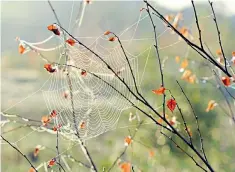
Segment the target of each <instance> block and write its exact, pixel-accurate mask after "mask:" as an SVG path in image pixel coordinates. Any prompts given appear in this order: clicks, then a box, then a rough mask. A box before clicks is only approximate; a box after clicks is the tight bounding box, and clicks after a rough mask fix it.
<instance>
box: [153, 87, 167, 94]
mask: <svg viewBox="0 0 235 172" xmlns="http://www.w3.org/2000/svg"><path fill="white" fill-rule="evenodd" d="M165 90H166V89H165V88H164V87H160V88H159V89H157V90H152V92H153V93H154V94H158V95H161V94H164V92H165Z"/></svg>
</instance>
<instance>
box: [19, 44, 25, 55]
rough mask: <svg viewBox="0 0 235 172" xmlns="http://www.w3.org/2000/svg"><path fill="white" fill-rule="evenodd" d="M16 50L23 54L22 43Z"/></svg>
mask: <svg viewBox="0 0 235 172" xmlns="http://www.w3.org/2000/svg"><path fill="white" fill-rule="evenodd" d="M18 51H19V53H20V54H23V53H24V51H25V48H24V46H23V45H20V46H19V48H18Z"/></svg>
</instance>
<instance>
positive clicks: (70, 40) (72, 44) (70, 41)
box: [66, 38, 76, 46]
mask: <svg viewBox="0 0 235 172" xmlns="http://www.w3.org/2000/svg"><path fill="white" fill-rule="evenodd" d="M66 42H67V43H68V44H69V45H71V46H74V44H75V43H76V42H75V40H73V39H72V38H69V39H68V40H66Z"/></svg>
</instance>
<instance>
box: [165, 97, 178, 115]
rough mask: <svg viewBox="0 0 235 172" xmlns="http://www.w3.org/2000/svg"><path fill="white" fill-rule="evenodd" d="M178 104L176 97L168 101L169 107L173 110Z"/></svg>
mask: <svg viewBox="0 0 235 172" xmlns="http://www.w3.org/2000/svg"><path fill="white" fill-rule="evenodd" d="M175 106H176V101H175V100H174V99H170V100H168V101H167V107H168V108H169V109H170V110H171V112H173V111H174V109H175Z"/></svg>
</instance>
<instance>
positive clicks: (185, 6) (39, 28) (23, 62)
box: [1, 0, 235, 172]
mask: <svg viewBox="0 0 235 172" xmlns="http://www.w3.org/2000/svg"><path fill="white" fill-rule="evenodd" d="M151 3H152V4H153V5H154V6H156V8H157V9H158V10H159V11H160V12H161V13H162V14H163V15H176V14H177V13H178V12H181V13H182V14H183V20H182V21H181V25H182V26H186V27H188V28H189V29H190V31H191V32H192V35H193V37H194V39H195V40H194V41H195V42H196V43H198V39H197V36H198V33H197V29H196V25H195V22H194V20H195V18H194V13H193V9H192V7H191V4H190V3H188V2H186V1H183V0H182V1H177V3H176V1H173V0H168V1H167V0H165V1H164V2H162V1H151ZM52 4H53V7H54V9H55V11H56V13H57V15H58V18H59V20H60V22H61V24H62V25H63V26H64V27H65V28H66V29H69V28H71V26H72V25H73V24H74V23H75V21H76V18H77V15H78V14H79V9H81V2H80V1H74V2H73V1H52ZM195 4H196V8H197V12H198V16H199V22H200V25H201V29H202V33H203V40H204V41H205V42H206V44H207V45H208V46H209V48H210V49H211V51H212V53H213V54H214V55H216V50H218V49H219V44H218V40H217V34H216V28H215V25H214V22H213V19H212V16H211V9H210V6H209V4H208V2H207V1H197V0H195ZM214 6H215V12H216V15H217V20H218V24H219V27H220V30H221V34H222V35H221V36H222V42H223V46H224V51H225V55H226V57H228V58H229V59H230V58H231V57H232V54H231V53H232V51H235V46H234V45H235V44H234V43H235V42H234V40H235V34H234V29H235V13H234V11H235V10H234V1H233V0H230V1H229V0H221V1H219V0H218V1H214ZM142 7H145V4H144V3H143V2H142V1H91V3H90V4H87V5H86V8H85V12H84V17H83V21H82V23H81V26H80V27H79V28H78V27H77V26H76V28H75V30H74V36H76V37H78V38H79V39H80V40H81V41H82V42H84V43H85V44H86V45H89V44H91V43H93V42H94V41H96V39H97V38H98V37H99V36H100V35H102V34H103V33H104V32H105V31H107V30H110V31H112V32H114V33H116V34H117V35H120V39H121V40H123V46H124V47H125V49H126V51H127V52H128V55H130V56H133V57H134V58H135V59H136V60H137V62H138V65H137V67H136V68H135V72H136V77H137V78H138V85H139V86H140V88H141V91H142V93H143V95H144V96H145V97H146V98H147V99H148V100H149V102H150V103H151V104H152V106H154V107H156V108H157V107H159V106H161V101H162V98H161V96H156V95H155V94H153V93H152V90H153V89H156V88H158V87H159V86H160V84H161V80H160V73H159V65H158V63H157V61H156V52H155V49H154V48H152V49H150V47H151V46H152V45H153V43H154V42H153V41H154V39H153V38H154V35H153V30H152V26H151V23H150V20H149V17H146V15H147V13H146V12H144V11H143V12H140V9H141V8H142ZM71 14H72V15H71ZM153 18H154V21H155V22H156V32H157V34H158V35H160V37H159V38H158V41H159V47H160V48H159V49H160V56H161V59H162V60H163V61H164V74H165V75H164V77H165V82H166V83H165V84H166V87H167V88H168V89H170V90H171V91H172V93H173V94H174V97H175V98H176V100H177V102H179V104H180V107H181V108H182V111H183V113H184V114H185V118H186V120H187V122H188V124H189V126H190V128H191V130H192V133H193V140H194V142H195V145H197V146H198V148H199V147H200V142H199V137H198V134H197V128H196V123H195V121H194V118H193V114H192V110H191V109H190V106H189V105H188V103H187V101H186V99H185V98H184V96H183V95H182V93H181V91H180V89H179V87H178V86H177V84H176V80H179V82H180V83H181V85H182V87H183V88H184V90H185V92H186V94H187V95H188V96H189V99H190V100H191V101H192V104H193V107H194V110H195V111H196V114H197V115H198V117H199V123H200V128H201V132H202V135H203V138H204V145H205V150H206V154H207V157H208V160H209V162H210V163H211V165H212V167H214V169H215V171H220V172H227V171H235V161H234V160H235V158H234V154H235V135H234V130H235V126H234V123H232V122H231V120H230V119H229V118H228V117H227V116H226V115H225V113H224V111H223V110H222V109H225V111H226V110H228V109H227V106H226V103H225V99H224V97H223V95H222V94H221V93H220V92H219V91H218V89H217V88H216V87H215V86H214V84H216V82H215V81H213V80H212V81H211V83H212V84H211V83H209V82H207V83H202V82H200V78H202V77H210V76H213V73H212V72H211V70H210V69H209V68H208V67H207V65H206V64H207V63H205V62H204V61H203V60H202V58H201V57H200V56H198V55H197V54H196V53H195V52H194V51H192V50H191V49H190V48H188V47H187V45H186V44H185V43H184V42H183V41H179V39H178V37H177V36H176V35H175V34H172V33H171V31H169V30H166V27H165V26H164V24H163V23H161V22H160V20H159V19H158V18H157V17H156V16H153ZM55 22H56V20H55V17H54V15H53V13H52V11H51V9H50V6H49V5H48V2H47V1H14V2H13V1H2V2H1V81H2V82H1V83H2V84H1V100H2V101H1V111H2V112H5V113H9V114H18V115H20V116H22V117H24V118H30V119H35V120H39V121H40V120H41V117H42V116H44V115H46V114H49V113H50V111H49V110H48V107H47V103H46V102H45V100H44V97H43V93H44V92H46V91H48V89H49V87H50V84H49V85H48V87H42V86H43V85H44V83H45V82H46V81H47V80H48V79H50V76H51V75H49V74H48V72H47V71H46V70H45V69H44V68H43V65H44V63H45V62H44V61H42V60H41V58H40V57H39V56H38V55H37V54H36V53H34V52H29V53H27V54H23V55H20V54H19V53H18V42H17V41H15V38H16V37H20V38H21V39H23V40H26V41H28V42H39V41H42V40H44V39H46V38H48V37H49V36H50V35H51V33H50V32H49V31H48V30H47V26H48V25H50V24H52V23H55ZM96 43H97V44H98V45H100V47H108V48H112V46H117V45H118V43H117V42H114V43H113V44H112V45H111V46H110V42H108V41H107V40H106V41H105V40H98V41H96ZM57 45H58V41H54V42H52V43H49V44H47V47H54V46H57ZM43 46H44V45H43ZM43 48H46V47H43ZM97 51H98V50H97ZM116 54H117V59H116V60H117V61H118V58H119V57H120V54H119V55H118V53H116ZM45 55H46V56H47V57H49V58H50V60H51V61H53V60H54V61H56V60H58V56H59V55H60V51H59V50H55V51H50V52H46V53H45ZM176 56H180V57H181V59H182V60H183V59H185V58H187V59H188V61H189V65H188V69H190V70H191V71H192V72H193V73H194V74H195V75H196V76H197V80H198V82H195V83H194V84H190V83H188V82H185V81H184V80H182V79H181V75H182V73H180V72H179V68H180V64H178V63H176V61H175V57H176ZM182 60H181V61H182ZM114 61H115V58H114ZM228 90H229V91H230V92H231V94H233V93H234V91H233V89H231V88H229V89H228ZM225 95H226V96H227V98H228V100H229V101H230V103H231V106H232V109H234V100H233V99H231V98H230V97H229V96H228V95H227V93H225ZM167 98H170V95H167ZM210 100H215V101H216V102H217V103H218V104H219V106H216V107H215V109H214V110H212V111H210V112H209V113H206V112H205V109H206V108H207V104H208V102H209V101H210ZM221 107H222V108H221ZM143 108H144V107H143ZM161 110H162V109H159V111H161ZM130 112H131V113H133V114H136V110H135V109H133V108H129V109H125V110H123V111H122V113H121V114H120V117H119V118H118V121H117V123H116V124H115V126H113V129H112V130H110V131H107V132H105V133H100V135H99V136H97V137H94V138H90V139H88V140H86V142H85V143H86V145H87V147H88V149H89V150H90V152H91V155H92V157H93V159H94V161H95V163H96V164H97V167H98V169H99V171H102V169H103V167H105V168H106V169H107V168H108V167H110V165H111V164H112V163H113V161H114V160H115V159H116V158H117V157H118V156H119V155H120V153H121V152H122V151H123V150H124V149H125V146H124V139H125V137H126V136H128V135H130V134H131V135H132V134H133V133H134V132H135V128H136V126H137V120H133V121H131V122H130V121H129V113H130ZM167 113H168V114H169V116H171V117H172V116H176V117H177V120H179V122H180V123H181V124H180V125H179V130H181V131H182V130H183V126H182V124H183V123H182V121H180V120H181V119H180V116H179V112H178V111H175V112H174V113H171V112H170V111H167ZM137 114H138V115H139V116H140V118H141V120H145V122H146V123H149V122H150V121H149V120H148V119H146V118H145V117H144V115H142V114H140V113H137ZM1 120H6V118H5V117H3V116H2V117H1ZM13 120H15V119H13ZM16 121H18V120H17V119H16ZM22 123H23V122H22V120H20V122H15V123H14V121H13V122H10V123H7V124H6V125H4V127H2V128H1V133H2V135H3V136H5V138H6V139H8V140H9V141H10V142H12V143H16V145H17V146H18V148H19V149H20V150H21V151H22V152H23V153H25V154H26V155H28V156H29V157H30V159H31V161H32V162H33V164H34V165H35V166H38V165H40V164H41V163H43V162H47V161H49V160H50V159H52V158H53V157H55V156H56V147H55V146H56V135H55V134H50V133H47V132H37V131H33V130H32V129H31V128H30V127H27V126H25V127H19V126H22ZM27 124H28V123H27ZM16 128H17V129H16ZM159 130H161V128H159V127H156V126H155V125H154V124H148V125H147V124H145V125H142V126H140V128H139V130H138V132H137V133H136V136H135V138H134V141H133V143H132V144H131V145H130V146H129V147H128V149H127V151H126V153H125V155H124V156H123V157H122V158H121V160H122V161H126V162H131V163H132V165H133V166H134V169H135V171H138V170H141V171H150V172H155V171H159V172H164V171H166V172H173V171H182V172H188V171H200V169H199V168H198V167H197V166H196V165H195V164H194V163H193V162H192V160H191V159H190V158H188V157H187V156H186V155H185V154H183V153H182V152H180V151H179V150H178V149H177V148H176V147H175V145H174V144H172V143H171V142H170V141H169V140H167V138H165V137H164V136H163V135H161V134H160V132H159ZM168 134H169V133H168ZM175 139H176V140H177V138H175ZM177 141H178V143H179V144H180V145H181V146H182V147H183V148H184V149H185V150H187V151H189V152H190V150H188V148H187V147H186V146H185V145H184V144H183V143H181V142H180V141H179V140H177ZM59 143H60V145H59V148H60V152H63V154H64V155H72V156H73V157H74V158H75V159H77V160H79V161H82V162H85V163H87V164H89V163H88V162H87V161H86V158H85V157H84V155H83V153H82V151H81V149H80V148H79V146H76V145H75V142H72V141H71V140H68V139H65V138H63V137H61V136H60V137H59ZM1 144H2V145H1V158H2V159H1V169H2V171H3V172H12V171H22V172H23V171H28V170H29V168H30V167H29V164H28V163H27V162H26V161H25V159H24V158H22V157H21V155H19V154H18V153H17V152H16V151H15V150H14V149H12V147H10V146H9V145H7V144H5V143H4V142H3V141H1ZM37 145H42V146H45V149H44V150H41V151H40V152H39V154H38V155H37V157H36V158H33V157H32V152H33V151H34V150H35V147H36V146H37ZM153 152H154V153H153ZM190 153H192V152H190ZM192 155H193V153H192ZM66 162H67V163H68V166H69V167H70V168H71V170H72V171H89V170H88V169H87V168H86V167H83V166H80V165H79V164H78V163H76V162H72V161H71V160H70V159H68V158H67V159H66ZM52 169H53V170H54V171H58V167H53V168H52ZM39 171H45V169H44V168H40V169H39ZM113 171H121V169H120V167H119V166H118V165H115V167H114V168H113Z"/></svg>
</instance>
